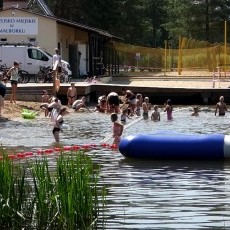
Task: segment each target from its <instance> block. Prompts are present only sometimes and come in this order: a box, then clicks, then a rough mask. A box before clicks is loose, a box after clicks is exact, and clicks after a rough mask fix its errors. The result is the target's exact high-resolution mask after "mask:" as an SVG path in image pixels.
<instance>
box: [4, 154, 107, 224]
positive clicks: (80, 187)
mask: <svg viewBox="0 0 230 230" xmlns="http://www.w3.org/2000/svg"><path fill="white" fill-rule="evenodd" d="M1 152H2V155H3V158H2V160H1V161H0V183H1V186H0V226H1V227H2V228H5V229H21V228H23V227H28V226H29V227H32V228H33V229H56V228H60V229H87V228H91V229H92V228H93V227H96V224H97V222H98V219H100V220H102V219H103V214H102V213H103V211H102V210H103V208H104V206H105V197H106V196H105V187H104V186H101V184H100V185H99V168H95V167H94V164H93V162H92V160H91V158H90V157H88V156H87V155H86V154H84V152H82V151H78V152H71V153H70V154H69V155H64V154H62V153H61V154H60V156H58V157H56V158H54V159H53V160H52V166H51V165H50V162H49V160H47V158H45V157H43V156H41V157H36V159H35V160H34V161H30V162H29V161H24V162H23V161H21V162H20V161H19V162H13V161H12V160H10V159H9V158H8V156H7V154H6V153H5V152H3V150H0V153H1ZM55 159H56V160H55ZM54 161H55V165H53V163H54Z"/></svg>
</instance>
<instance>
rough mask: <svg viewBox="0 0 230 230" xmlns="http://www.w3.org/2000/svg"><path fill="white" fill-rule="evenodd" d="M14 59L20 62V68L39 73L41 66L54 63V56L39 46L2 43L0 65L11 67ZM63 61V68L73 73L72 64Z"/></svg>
mask: <svg viewBox="0 0 230 230" xmlns="http://www.w3.org/2000/svg"><path fill="white" fill-rule="evenodd" d="M14 61H18V62H19V63H20V68H21V69H23V70H25V71H27V72H28V73H29V74H37V73H38V71H39V70H40V66H44V67H47V66H50V67H52V65H53V56H52V55H51V54H49V53H47V52H46V51H44V50H42V49H41V48H39V47H34V46H26V45H0V65H4V64H6V66H7V67H11V66H12V65H13V62H14ZM61 62H62V68H63V69H64V70H65V72H66V73H68V76H71V75H72V71H71V69H70V65H69V63H68V62H66V61H63V60H62V61H61Z"/></svg>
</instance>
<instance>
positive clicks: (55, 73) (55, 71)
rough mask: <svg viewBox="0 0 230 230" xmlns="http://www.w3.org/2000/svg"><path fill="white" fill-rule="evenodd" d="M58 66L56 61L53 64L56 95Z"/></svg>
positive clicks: (54, 93)
mask: <svg viewBox="0 0 230 230" xmlns="http://www.w3.org/2000/svg"><path fill="white" fill-rule="evenodd" d="M57 68H58V61H56V62H55V64H54V66H53V96H56V94H57V85H56V81H57V75H58V70H57Z"/></svg>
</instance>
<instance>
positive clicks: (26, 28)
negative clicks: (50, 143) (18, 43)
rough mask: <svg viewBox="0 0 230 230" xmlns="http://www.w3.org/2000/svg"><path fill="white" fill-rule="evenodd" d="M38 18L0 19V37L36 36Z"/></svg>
mask: <svg viewBox="0 0 230 230" xmlns="http://www.w3.org/2000/svg"><path fill="white" fill-rule="evenodd" d="M37 34H38V18H32V17H0V35H37Z"/></svg>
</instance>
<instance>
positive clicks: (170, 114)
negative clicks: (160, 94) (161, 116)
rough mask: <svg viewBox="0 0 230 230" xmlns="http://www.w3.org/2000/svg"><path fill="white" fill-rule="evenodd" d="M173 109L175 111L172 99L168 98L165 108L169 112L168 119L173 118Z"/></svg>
mask: <svg viewBox="0 0 230 230" xmlns="http://www.w3.org/2000/svg"><path fill="white" fill-rule="evenodd" d="M172 111H173V107H172V101H171V100H170V99H168V100H167V101H166V103H165V108H164V112H167V119H168V120H172V119H173V117H172Z"/></svg>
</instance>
